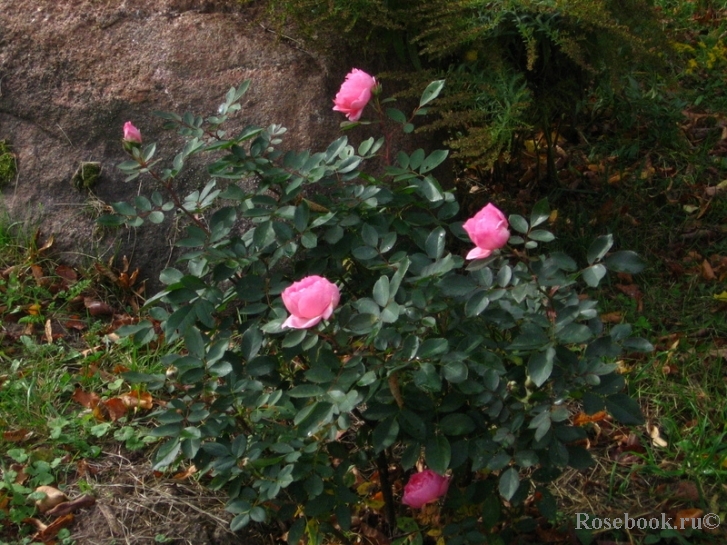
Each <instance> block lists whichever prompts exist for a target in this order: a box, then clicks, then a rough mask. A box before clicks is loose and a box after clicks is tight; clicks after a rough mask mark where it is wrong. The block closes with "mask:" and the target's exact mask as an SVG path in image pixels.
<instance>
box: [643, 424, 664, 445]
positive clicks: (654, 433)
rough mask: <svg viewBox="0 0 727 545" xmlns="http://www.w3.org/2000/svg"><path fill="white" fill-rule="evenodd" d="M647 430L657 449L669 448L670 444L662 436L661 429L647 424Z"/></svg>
mask: <svg viewBox="0 0 727 545" xmlns="http://www.w3.org/2000/svg"><path fill="white" fill-rule="evenodd" d="M646 429H647V430H648V431H649V436H650V437H651V442H652V443H653V445H654V446H655V447H661V448H666V447H668V446H669V443H667V442H666V441H665V440H664V438H663V437H662V436H661V432H660V431H659V428H658V427H657V426H651V425H649V424H647V426H646Z"/></svg>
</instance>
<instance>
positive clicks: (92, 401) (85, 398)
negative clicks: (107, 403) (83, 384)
mask: <svg viewBox="0 0 727 545" xmlns="http://www.w3.org/2000/svg"><path fill="white" fill-rule="evenodd" d="M71 399H72V400H73V401H75V402H76V403H80V404H81V405H83V406H84V407H86V408H87V409H93V408H94V407H96V406H97V405H98V402H99V401H100V400H101V398H100V397H99V395H98V394H95V393H93V392H86V391H85V390H83V389H82V388H80V387H78V386H77V387H76V390H75V391H74V392H73V395H72V396H71Z"/></svg>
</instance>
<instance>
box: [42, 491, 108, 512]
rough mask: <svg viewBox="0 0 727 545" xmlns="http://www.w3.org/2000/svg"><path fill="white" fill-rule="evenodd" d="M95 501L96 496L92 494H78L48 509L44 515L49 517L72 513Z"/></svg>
mask: <svg viewBox="0 0 727 545" xmlns="http://www.w3.org/2000/svg"><path fill="white" fill-rule="evenodd" d="M95 503H96V498H95V497H94V496H92V495H91V494H84V495H83V496H80V497H78V498H76V499H75V500H71V501H66V502H63V503H59V504H58V505H56V506H55V507H54V508H53V509H51V510H49V511H48V512H47V513H46V515H48V516H50V517H62V516H64V515H67V514H68V513H74V512H76V511H78V510H79V509H83V508H85V507H91V506H92V505H93V504H95Z"/></svg>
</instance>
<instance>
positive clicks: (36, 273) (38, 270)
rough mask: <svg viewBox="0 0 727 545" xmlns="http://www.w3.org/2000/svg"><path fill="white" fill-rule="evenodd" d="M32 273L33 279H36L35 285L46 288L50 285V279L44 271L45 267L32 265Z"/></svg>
mask: <svg viewBox="0 0 727 545" xmlns="http://www.w3.org/2000/svg"><path fill="white" fill-rule="evenodd" d="M30 272H31V273H33V278H35V283H36V284H38V285H39V286H44V285H46V284H48V283H49V281H50V278H46V276H45V272H44V271H43V267H41V266H40V265H31V266H30Z"/></svg>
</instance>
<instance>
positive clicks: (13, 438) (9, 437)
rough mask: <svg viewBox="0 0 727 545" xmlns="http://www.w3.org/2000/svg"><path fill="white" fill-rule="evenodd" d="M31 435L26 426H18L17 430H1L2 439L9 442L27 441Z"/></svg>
mask: <svg viewBox="0 0 727 545" xmlns="http://www.w3.org/2000/svg"><path fill="white" fill-rule="evenodd" d="M32 435H33V432H31V431H30V430H28V429H26V428H20V429H17V430H9V431H4V432H3V440H4V441H7V442H9V443H22V442H23V441H27V440H28V439H30V437H31V436H32Z"/></svg>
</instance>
